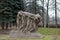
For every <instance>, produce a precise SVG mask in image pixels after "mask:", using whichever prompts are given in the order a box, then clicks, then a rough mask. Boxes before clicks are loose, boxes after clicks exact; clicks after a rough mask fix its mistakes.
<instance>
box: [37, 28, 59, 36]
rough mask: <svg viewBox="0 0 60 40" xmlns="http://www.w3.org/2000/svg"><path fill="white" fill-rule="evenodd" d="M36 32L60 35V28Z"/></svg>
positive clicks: (40, 29) (42, 29) (41, 29)
mask: <svg viewBox="0 0 60 40" xmlns="http://www.w3.org/2000/svg"><path fill="white" fill-rule="evenodd" d="M38 32H39V33H41V34H52V35H55V34H60V28H39V29H38Z"/></svg>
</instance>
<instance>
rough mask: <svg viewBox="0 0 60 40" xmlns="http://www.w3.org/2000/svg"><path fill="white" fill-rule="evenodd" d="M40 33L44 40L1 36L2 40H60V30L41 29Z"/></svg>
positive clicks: (0, 39) (40, 39)
mask: <svg viewBox="0 0 60 40" xmlns="http://www.w3.org/2000/svg"><path fill="white" fill-rule="evenodd" d="M38 32H39V33H41V34H43V35H44V38H9V36H8V35H0V40H60V28H39V29H38Z"/></svg>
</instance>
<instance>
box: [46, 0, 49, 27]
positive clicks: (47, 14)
mask: <svg viewBox="0 0 60 40" xmlns="http://www.w3.org/2000/svg"><path fill="white" fill-rule="evenodd" d="M48 11H49V0H48V2H47V19H46V27H48V19H49V15H48Z"/></svg>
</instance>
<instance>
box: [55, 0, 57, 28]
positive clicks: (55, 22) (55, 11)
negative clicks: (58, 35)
mask: <svg viewBox="0 0 60 40" xmlns="http://www.w3.org/2000/svg"><path fill="white" fill-rule="evenodd" d="M55 23H56V28H57V4H56V0H55Z"/></svg>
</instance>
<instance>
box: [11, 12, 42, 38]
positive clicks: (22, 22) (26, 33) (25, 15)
mask: <svg viewBox="0 0 60 40" xmlns="http://www.w3.org/2000/svg"><path fill="white" fill-rule="evenodd" d="M40 21H41V16H40V15H39V14H32V13H29V12H23V11H19V12H18V14H17V30H15V31H11V33H10V36H12V37H31V38H33V37H41V36H42V35H41V34H39V33H36V31H37V29H38V24H39V22H40Z"/></svg>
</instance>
